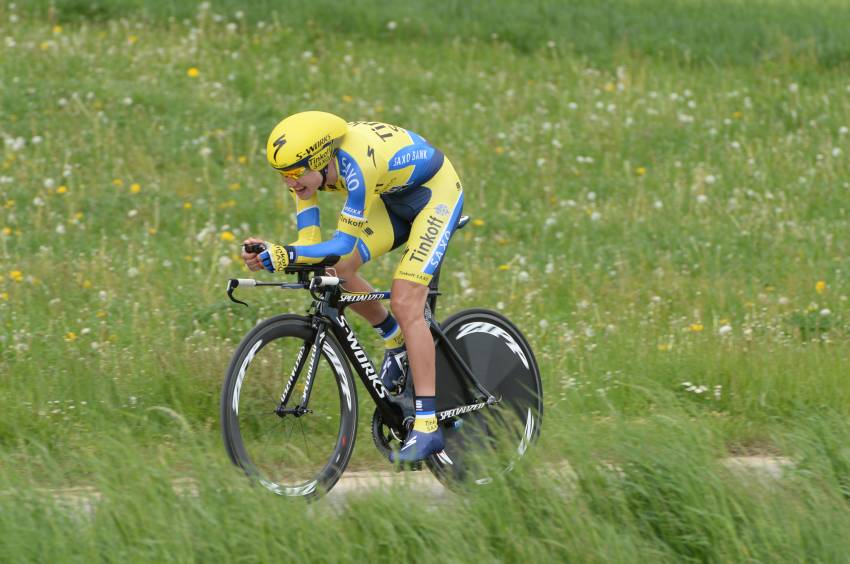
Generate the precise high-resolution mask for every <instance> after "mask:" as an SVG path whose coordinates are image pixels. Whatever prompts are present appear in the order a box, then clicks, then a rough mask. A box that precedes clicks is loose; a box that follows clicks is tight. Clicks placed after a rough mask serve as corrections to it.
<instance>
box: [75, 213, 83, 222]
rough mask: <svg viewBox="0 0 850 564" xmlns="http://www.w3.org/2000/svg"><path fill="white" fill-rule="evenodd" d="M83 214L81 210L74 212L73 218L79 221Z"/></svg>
mask: <svg viewBox="0 0 850 564" xmlns="http://www.w3.org/2000/svg"><path fill="white" fill-rule="evenodd" d="M84 216H85V214H84V213H83V212H77V213H75V214H74V220H76V221H80V220H81V219H83V217H84Z"/></svg>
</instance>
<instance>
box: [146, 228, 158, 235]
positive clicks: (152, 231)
mask: <svg viewBox="0 0 850 564" xmlns="http://www.w3.org/2000/svg"><path fill="white" fill-rule="evenodd" d="M148 235H156V227H149V228H148Z"/></svg>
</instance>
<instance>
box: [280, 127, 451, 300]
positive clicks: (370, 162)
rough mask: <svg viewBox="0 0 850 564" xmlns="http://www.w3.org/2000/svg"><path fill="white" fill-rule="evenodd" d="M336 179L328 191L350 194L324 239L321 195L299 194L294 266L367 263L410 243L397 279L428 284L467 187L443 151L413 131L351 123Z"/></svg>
mask: <svg viewBox="0 0 850 564" xmlns="http://www.w3.org/2000/svg"><path fill="white" fill-rule="evenodd" d="M334 159H335V163H336V167H337V171H338V173H339V174H338V177H339V178H338V180H337V181H336V183H335V184H334V185H328V186H325V187H324V188H323V190H327V191H341V192H345V193H346V194H347V197H346V201H345V205H344V206H343V208H342V211H341V212H340V215H339V219H338V220H337V230H336V232H335V233H334V236H333V237H332V238H331V239H329V240H327V241H324V242H322V240H321V232H320V228H319V227H320V222H319V207H318V196H317V195H313V197H311V198H310V199H308V200H301V199H300V198H298V197H297V196H296V195H295V193H294V192H292V196H293V198H294V200H295V205H296V214H297V224H298V239H297V240H296V241H295V242H293V243H292V244H291V245H292V246H293V247H294V251H295V253H294V254H295V263H296V264H309V263H315V262H319V261H321V260H323V259H325V258H326V257H328V256H331V255H336V256H339V257H342V258H344V257H346V256H347V255H350V254H352V253H353V252H354V251H355V249H356V250H357V251H358V253H359V254H360V257H361V259H362V260H363V262H364V263H365V262H368V261H369V260H371V259H372V258H375V257H378V256H380V255H382V254H384V253H386V252H389V251H390V250H392V249H394V248H396V247H398V246H400V245H401V244H402V243H405V242H406V243H407V246H406V248H405V252H404V254H403V256H402V258H401V261H400V262H399V265H398V267H397V268H396V272H395V275H394V278H401V279H404V280H410V281H412V282H418V283H420V284H428V282H429V281H430V280H431V277H432V275H433V274H434V272H435V270H436V268H437V267H438V266H439V264H440V262H441V260H442V258H443V255H444V254H445V252H446V247H447V245H448V242H449V239H450V238H451V235H452V232H453V230H454V228H455V226H456V225H457V221H458V219H459V217H460V213H461V210H462V208H463V188H462V187H461V183H460V180H459V179H458V176H457V173H456V172H455V170H454V167H452V164H451V163H450V162H449V160H448V159H447V158H445V156H444V155H443V153H442V152H441V151H439V150H438V149H436V148H435V147H433V146H432V145H431V144H430V143H428V141H426V140H425V139H424V138H422V137H420V136H419V135H417V134H416V133H413V132H412V131H408V130H406V129H402V128H400V127H397V126H394V125H389V124H386V123H379V122H351V123H349V124H348V132H347V133H346V134H345V136H344V137H343V138H342V142H341V144H340V146H339V149H338V150H337V153H336V155H335V156H334Z"/></svg>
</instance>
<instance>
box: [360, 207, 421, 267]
mask: <svg viewBox="0 0 850 564" xmlns="http://www.w3.org/2000/svg"><path fill="white" fill-rule="evenodd" d="M409 233H410V223H409V222H406V221H404V220H403V219H401V218H400V217H398V216H397V215H395V214H393V213H392V212H391V211H390V210H388V209H387V206H386V204H385V203H384V201H383V200H382V199H381V198H375V199H374V200H373V201H372V203H371V205H370V206H369V208H368V209H367V210H366V222H365V223H364V224H363V226H362V227H361V228H360V235H359V238H358V240H357V250H358V252H359V254H360V258H361V259H363V262H364V263H366V262H369V261H370V260H372V259H373V258H377V257H379V256H381V255H383V254H386V253H388V252H390V251H391V250H392V249H395V248H396V247H398V246H399V245H401V244H402V243H403V242H404V241H406V240H407V236H408V234H409Z"/></svg>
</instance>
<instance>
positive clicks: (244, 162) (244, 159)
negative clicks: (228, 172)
mask: <svg viewBox="0 0 850 564" xmlns="http://www.w3.org/2000/svg"><path fill="white" fill-rule="evenodd" d="M238 160H239V164H246V163H247V162H248V157H246V156H245V155H241V156H240V157H239V159H238Z"/></svg>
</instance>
